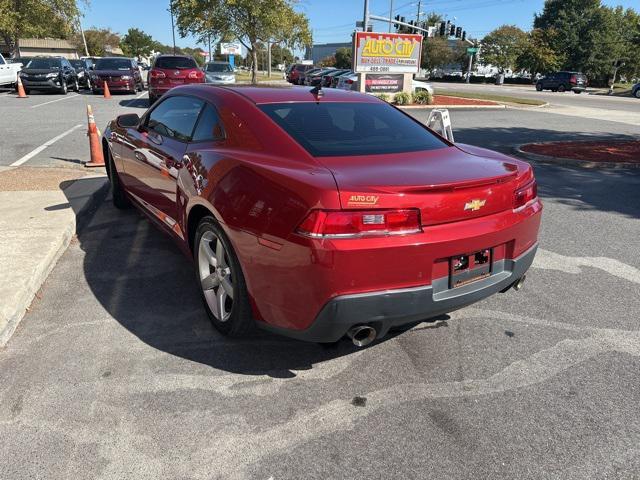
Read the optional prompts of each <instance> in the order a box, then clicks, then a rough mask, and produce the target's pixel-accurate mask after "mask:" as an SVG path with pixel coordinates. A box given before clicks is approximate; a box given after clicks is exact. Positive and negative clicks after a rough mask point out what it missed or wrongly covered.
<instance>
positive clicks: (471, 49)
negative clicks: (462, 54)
mask: <svg viewBox="0 0 640 480" xmlns="http://www.w3.org/2000/svg"><path fill="white" fill-rule="evenodd" d="M478 50H480V49H479V48H478V47H469V48H467V53H468V54H469V55H473V54H474V53H478Z"/></svg>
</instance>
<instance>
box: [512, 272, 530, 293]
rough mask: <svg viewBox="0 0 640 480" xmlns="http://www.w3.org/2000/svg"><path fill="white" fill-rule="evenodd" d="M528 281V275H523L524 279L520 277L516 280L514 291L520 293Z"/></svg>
mask: <svg viewBox="0 0 640 480" xmlns="http://www.w3.org/2000/svg"><path fill="white" fill-rule="evenodd" d="M526 279H527V276H526V275H523V276H522V277H520V278H519V279H518V280H516V281H515V282H514V284H513V289H514V290H515V291H516V292H519V291H520V290H522V287H524V281H525V280H526Z"/></svg>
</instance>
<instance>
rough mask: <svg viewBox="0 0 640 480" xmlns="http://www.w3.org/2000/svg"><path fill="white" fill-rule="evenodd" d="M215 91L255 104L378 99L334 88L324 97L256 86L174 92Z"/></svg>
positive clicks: (178, 89) (197, 86)
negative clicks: (243, 98)
mask: <svg viewBox="0 0 640 480" xmlns="http://www.w3.org/2000/svg"><path fill="white" fill-rule="evenodd" d="M215 90H224V91H226V92H230V93H235V94H237V95H241V96H243V97H245V98H246V99H248V100H249V101H251V102H253V103H255V104H266V103H298V102H300V103H301V102H318V101H320V102H357V103H376V102H379V101H380V100H378V99H377V98H375V97H373V96H370V95H366V94H361V93H358V92H353V91H349V90H336V89H334V88H327V89H322V96H321V97H317V96H316V95H314V94H313V93H311V90H312V89H311V88H310V87H288V86H254V85H233V86H222V85H211V84H193V85H189V86H186V85H185V86H183V87H176V88H174V89H173V90H172V92H175V93H176V94H177V93H178V92H183V93H185V94H186V93H189V92H194V93H197V94H198V95H201V96H203V97H207V96H208V95H211V94H212V93H214V92H215Z"/></svg>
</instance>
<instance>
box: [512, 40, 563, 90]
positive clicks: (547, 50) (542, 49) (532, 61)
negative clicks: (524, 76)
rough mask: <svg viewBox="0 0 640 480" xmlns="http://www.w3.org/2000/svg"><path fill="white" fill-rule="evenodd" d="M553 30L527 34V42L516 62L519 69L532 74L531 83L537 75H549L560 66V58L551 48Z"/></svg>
mask: <svg viewBox="0 0 640 480" xmlns="http://www.w3.org/2000/svg"><path fill="white" fill-rule="evenodd" d="M553 33H554V31H553V30H542V29H540V28H534V29H533V30H531V32H529V33H528V34H527V42H526V46H525V48H524V49H523V50H522V52H521V53H520V55H519V56H518V58H517V60H516V66H517V67H518V68H519V69H523V70H527V71H528V72H529V73H531V81H532V82H534V81H535V77H536V74H537V73H547V72H551V71H553V70H555V69H557V68H558V67H559V66H560V58H559V57H558V54H557V53H556V51H555V50H554V49H553V48H552V47H551V43H552V41H553Z"/></svg>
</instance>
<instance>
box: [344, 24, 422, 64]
mask: <svg viewBox="0 0 640 480" xmlns="http://www.w3.org/2000/svg"><path fill="white" fill-rule="evenodd" d="M354 41H355V46H354V50H355V71H356V72H357V73H387V72H389V73H418V70H420V58H421V52H422V35H410V34H403V33H372V32H356V35H355V39H354Z"/></svg>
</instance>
